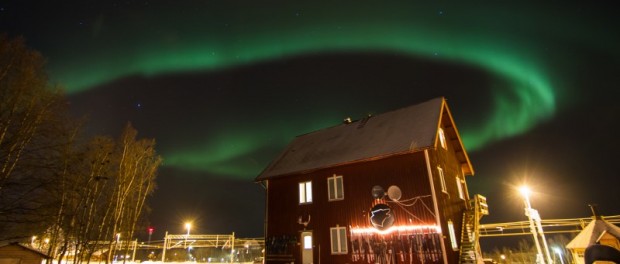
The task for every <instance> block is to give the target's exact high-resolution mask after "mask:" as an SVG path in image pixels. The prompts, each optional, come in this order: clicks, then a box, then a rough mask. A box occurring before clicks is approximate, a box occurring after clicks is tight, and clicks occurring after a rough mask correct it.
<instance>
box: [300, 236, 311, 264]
mask: <svg viewBox="0 0 620 264" xmlns="http://www.w3.org/2000/svg"><path fill="white" fill-rule="evenodd" d="M301 241H302V242H301V263H302V264H312V263H313V260H312V253H313V252H312V232H307V231H305V232H301Z"/></svg>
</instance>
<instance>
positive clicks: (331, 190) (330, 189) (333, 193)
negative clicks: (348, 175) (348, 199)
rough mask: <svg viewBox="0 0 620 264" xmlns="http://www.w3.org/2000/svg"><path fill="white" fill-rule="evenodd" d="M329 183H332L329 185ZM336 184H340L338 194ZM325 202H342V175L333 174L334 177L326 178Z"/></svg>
mask: <svg viewBox="0 0 620 264" xmlns="http://www.w3.org/2000/svg"><path fill="white" fill-rule="evenodd" d="M330 182H331V183H332V184H331V185H330ZM338 184H340V193H339V192H338ZM332 197H333V198H332ZM327 200H328V201H341V200H344V181H343V179H342V175H336V174H334V176H332V177H329V178H327Z"/></svg>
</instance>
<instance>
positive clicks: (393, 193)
mask: <svg viewBox="0 0 620 264" xmlns="http://www.w3.org/2000/svg"><path fill="white" fill-rule="evenodd" d="M387 195H388V197H390V199H392V201H398V200H400V197H401V196H402V195H403V193H402V192H401V191H400V188H399V187H398V186H396V185H392V186H390V188H388V191H387Z"/></svg>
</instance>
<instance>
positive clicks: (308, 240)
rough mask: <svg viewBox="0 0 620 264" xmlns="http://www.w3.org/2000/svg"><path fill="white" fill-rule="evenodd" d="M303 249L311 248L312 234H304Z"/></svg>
mask: <svg viewBox="0 0 620 264" xmlns="http://www.w3.org/2000/svg"><path fill="white" fill-rule="evenodd" d="M304 249H312V235H305V236H304Z"/></svg>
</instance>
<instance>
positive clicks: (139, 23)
mask: <svg viewBox="0 0 620 264" xmlns="http://www.w3.org/2000/svg"><path fill="white" fill-rule="evenodd" d="M386 2H387V1H351V2H345V1H325V2H317V1H311V2H307V3H301V2H300V1H197V0H194V1H145V0H142V1H84V0H82V1H73V0H71V1H29V0H26V1H24V0H2V1H1V2H0V32H4V33H7V34H8V35H9V36H11V37H15V36H20V35H21V36H24V38H25V39H26V43H27V45H29V46H30V47H31V48H33V49H36V50H39V51H40V52H41V53H42V54H43V55H44V56H45V57H46V58H47V59H48V72H49V75H50V78H51V79H52V80H53V81H54V82H55V83H58V84H60V85H62V86H64V87H65V89H66V91H67V94H68V96H69V99H70V101H71V111H72V113H73V114H74V115H75V116H76V117H79V116H87V118H88V120H89V121H88V124H87V126H86V129H87V131H88V133H90V134H108V135H118V134H119V133H120V131H121V129H122V128H123V127H124V125H125V124H126V123H127V122H128V121H130V122H132V124H133V125H134V126H135V127H136V129H137V130H138V131H139V133H140V134H139V136H141V137H149V138H155V139H156V140H157V143H158V147H157V149H158V152H159V153H160V154H161V155H162V157H163V158H164V165H163V166H162V167H161V169H160V171H159V177H158V186H159V187H158V190H157V191H156V193H155V195H154V196H153V197H152V199H151V200H150V205H151V207H152V211H151V214H150V221H151V223H152V226H154V227H155V233H154V235H153V240H155V239H160V238H163V235H164V232H165V231H166V230H167V231H169V232H171V233H182V232H183V230H184V225H183V223H184V222H185V221H188V220H190V221H193V222H194V225H193V227H192V233H194V232H196V233H229V232H232V231H235V232H236V234H237V236H241V237H253V236H262V235H263V230H262V227H263V211H264V190H263V189H262V187H261V186H260V185H258V184H256V183H254V177H256V176H257V175H258V174H259V173H260V171H261V170H262V169H263V168H264V167H265V166H266V165H267V164H268V163H269V161H271V160H272V159H273V158H275V157H276V155H277V154H278V153H279V152H280V151H281V150H282V149H283V148H284V146H285V145H286V144H287V143H288V142H290V141H291V140H292V139H293V137H294V136H296V135H299V134H303V133H307V132H310V131H314V130H317V129H321V128H324V127H329V126H333V125H337V124H339V123H340V122H342V120H343V119H344V118H346V117H351V118H352V119H360V118H362V117H364V116H366V115H368V114H380V113H382V112H386V111H389V110H394V109H398V108H401V107H405V106H408V105H412V104H416V103H420V102H424V101H426V100H429V99H431V98H435V97H439V96H445V97H446V98H447V100H448V103H449V106H450V108H451V110H452V113H453V116H454V118H455V121H456V124H457V126H458V128H459V131H460V133H461V136H462V138H463V141H464V143H465V147H466V150H467V151H468V153H469V155H470V158H471V161H472V163H473V166H474V168H475V170H476V174H475V175H474V176H473V177H469V178H468V179H467V180H468V186H469V191H470V194H472V195H473V194H476V193H480V194H483V195H485V196H487V198H488V200H489V206H490V212H491V215H490V216H487V217H486V218H484V219H483V222H486V223H491V222H507V221H521V220H525V219H526V218H525V216H524V215H523V210H522V205H523V204H522V201H521V200H520V198H518V196H517V192H516V190H515V187H516V186H518V185H520V184H521V183H523V182H527V183H529V184H530V185H531V187H532V188H533V189H534V190H535V192H536V193H535V194H534V196H533V197H532V206H533V207H534V208H536V209H538V210H539V211H540V213H541V216H542V217H543V218H573V217H587V216H589V215H590V211H589V208H588V207H587V204H589V203H596V204H598V205H599V210H600V212H601V213H603V214H607V215H617V214H620V210H619V209H620V208H618V204H620V195H619V194H618V192H617V188H619V187H620V175H619V173H618V169H617V166H618V165H617V163H618V162H617V160H618V159H617V157H616V155H617V153H618V150H620V144H619V140H618V138H617V137H616V136H615V134H616V133H617V132H616V130H615V129H614V128H615V127H617V125H616V123H617V122H618V121H620V107H619V104H618V103H617V102H616V98H617V97H618V94H620V92H618V91H617V90H618V84H619V83H620V74H619V73H618V71H619V70H620V67H618V66H619V65H620V48H619V47H620V33H619V32H620V31H618V27H617V25H620V21H619V20H620V18H619V17H620V16H618V15H617V11H616V10H617V9H615V8H612V7H611V6H604V5H600V4H598V5H597V4H586V3H580V4H569V3H565V2H559V1H558V2H556V3H534V2H533V3H521V2H522V1H515V3H509V2H505V3H501V4H500V3H497V2H496V1H489V2H487V3H484V2H471V1H459V3H449V2H443V1H429V2H428V3H425V4H416V3H414V2H415V1H404V2H394V1H390V2H389V3H386ZM369 195H370V190H369Z"/></svg>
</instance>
